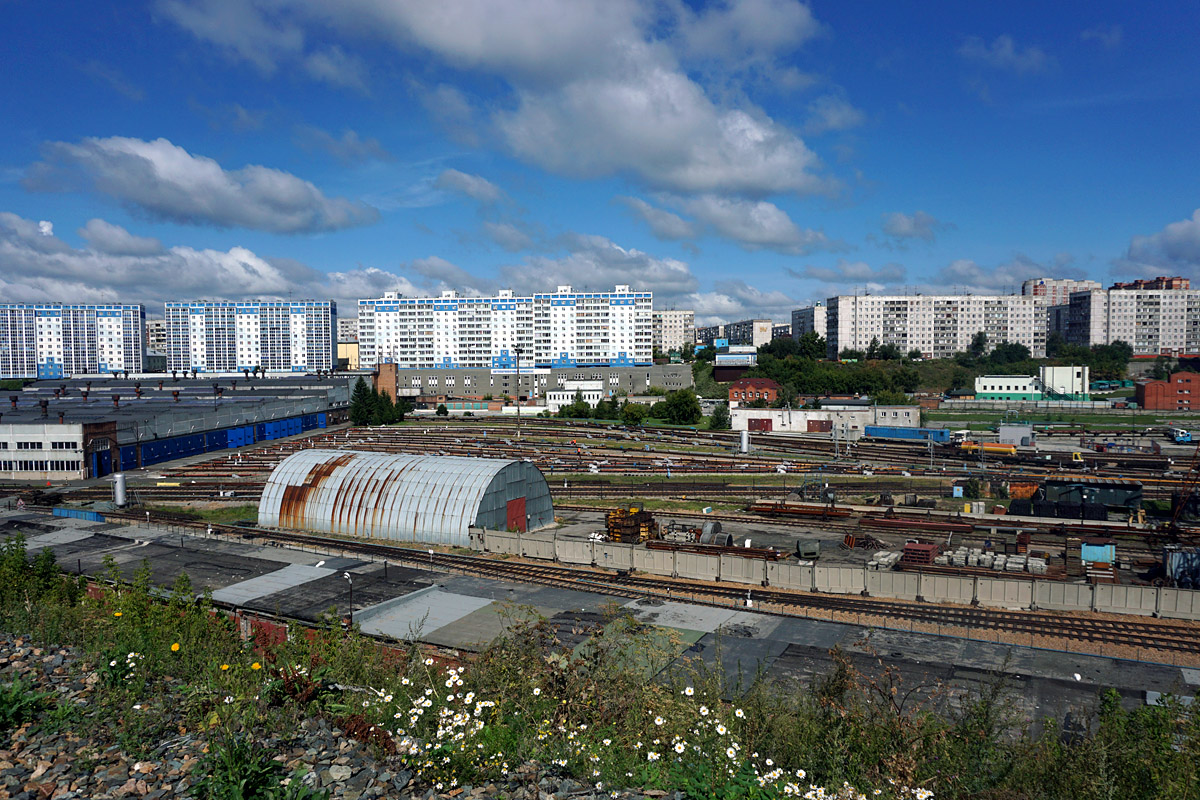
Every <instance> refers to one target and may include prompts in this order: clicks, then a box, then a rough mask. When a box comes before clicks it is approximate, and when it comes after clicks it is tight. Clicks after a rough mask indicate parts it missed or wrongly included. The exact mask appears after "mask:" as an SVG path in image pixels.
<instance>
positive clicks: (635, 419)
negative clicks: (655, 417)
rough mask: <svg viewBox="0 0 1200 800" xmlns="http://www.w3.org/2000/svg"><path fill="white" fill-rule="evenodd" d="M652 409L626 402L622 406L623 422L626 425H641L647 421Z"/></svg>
mask: <svg viewBox="0 0 1200 800" xmlns="http://www.w3.org/2000/svg"><path fill="white" fill-rule="evenodd" d="M649 412H650V409H648V408H646V406H644V405H642V404H641V403H630V402H628V401H627V402H626V403H625V404H624V405H622V406H621V421H622V422H624V423H625V424H626V425H641V424H642V423H643V422H645V421H646V416H647V415H648V414H649Z"/></svg>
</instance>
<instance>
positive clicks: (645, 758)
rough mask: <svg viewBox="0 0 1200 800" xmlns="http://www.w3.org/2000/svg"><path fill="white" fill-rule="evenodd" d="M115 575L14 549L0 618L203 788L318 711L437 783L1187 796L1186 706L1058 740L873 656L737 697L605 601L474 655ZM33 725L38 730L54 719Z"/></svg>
mask: <svg viewBox="0 0 1200 800" xmlns="http://www.w3.org/2000/svg"><path fill="white" fill-rule="evenodd" d="M109 571H110V575H109V577H110V578H112V584H111V585H106V586H104V587H102V588H100V589H99V590H98V591H94V592H93V593H91V595H89V594H87V593H84V592H83V591H82V587H80V585H79V584H78V583H77V582H74V581H72V580H70V579H67V578H66V577H64V576H61V575H59V574H58V573H57V568H56V567H55V565H54V563H53V558H52V557H51V556H48V555H45V554H42V555H39V556H38V557H37V558H36V559H34V561H33V563H29V562H28V560H27V558H26V554H25V552H24V543H23V542H22V541H21V540H20V539H19V538H16V539H12V540H9V541H8V542H7V543H6V544H5V546H4V548H3V550H0V600H3V603H2V604H0V622H2V624H3V625H4V629H5V630H7V631H9V632H19V633H29V634H31V635H32V636H33V637H34V638H35V639H36V640H38V641H41V642H45V643H53V644H59V645H73V646H76V647H78V648H81V649H82V650H83V652H84V653H85V654H87V658H88V659H90V662H91V667H90V669H92V670H93V671H95V672H97V673H98V674H100V675H101V677H102V678H103V680H101V681H99V683H98V685H97V689H96V691H98V692H100V693H101V695H102V696H101V698H99V699H98V700H97V701H96V702H94V703H93V704H92V708H93V709H95V711H94V713H95V714H96V715H97V716H95V717H94V718H92V719H91V722H90V723H89V724H91V725H92V726H93V730H97V729H99V728H103V729H104V730H105V731H106V732H107V733H110V734H112V735H115V736H117V737H118V739H119V740H120V741H121V742H122V744H123V745H124V746H125V747H127V748H128V749H137V748H139V747H142V746H144V747H145V748H146V749H147V751H149V750H150V749H151V745H156V744H157V742H158V741H160V737H161V736H163V732H162V731H159V730H157V729H155V727H154V724H153V722H152V720H153V719H154V718H155V709H156V707H157V706H159V705H161V704H163V703H166V702H171V703H173V704H175V706H174V708H173V709H172V710H174V711H178V712H179V713H182V714H184V715H185V716H186V717H187V719H188V720H189V724H191V725H195V726H198V727H199V728H200V729H203V730H207V731H210V732H211V737H212V738H213V748H214V749H213V752H214V753H215V755H214V756H213V758H212V759H210V760H209V763H207V764H206V767H205V768H206V769H208V770H209V771H210V774H212V775H216V774H218V773H220V772H221V771H222V770H224V772H226V773H228V772H231V771H232V772H234V773H236V774H242V773H241V772H238V769H241V767H239V766H238V765H239V764H241V765H242V766H244V767H245V769H247V770H250V772H253V773H254V775H252V776H251V777H253V778H254V779H255V780H258V779H260V778H261V777H262V776H261V775H258V774H257V772H255V770H256V769H258V767H261V766H262V765H261V764H258V762H254V763H253V764H251V763H250V762H251V761H253V759H250V760H247V759H245V758H242V757H241V755H239V753H241V750H239V749H238V747H239V745H238V743H239V742H242V741H244V740H243V739H241V738H239V737H240V736H241V735H242V734H243V733H245V734H248V733H250V732H253V731H266V730H269V731H271V732H272V733H273V734H274V735H279V734H280V733H281V732H284V731H289V730H297V729H298V726H299V724H300V722H301V721H302V720H303V719H305V718H306V717H308V716H310V715H313V714H320V715H324V716H326V717H328V718H330V719H332V720H334V721H335V722H336V724H338V725H339V726H341V727H342V729H343V730H344V731H346V732H348V733H349V734H352V735H354V736H356V737H357V738H360V739H362V740H364V741H366V742H369V743H370V745H371V746H372V747H373V748H375V749H376V751H377V752H378V753H379V754H380V755H381V756H385V755H389V754H391V755H394V756H395V757H398V758H400V759H402V760H403V761H404V763H405V764H406V765H407V766H408V767H409V768H410V769H412V770H413V771H414V772H416V773H417V774H418V775H419V776H420V777H421V778H422V779H423V780H424V781H425V782H427V784H428V785H429V786H431V787H433V788H435V789H438V790H439V791H448V790H450V789H453V788H456V787H458V786H462V785H464V784H466V783H472V784H475V785H479V784H481V783H483V782H485V781H492V780H496V781H499V780H503V779H505V778H510V777H513V776H514V775H515V774H516V772H517V771H518V769H519V768H520V767H521V765H523V764H525V763H527V762H529V761H536V762H538V763H540V764H542V765H544V766H545V768H548V769H551V770H553V771H556V772H558V773H559V774H562V775H564V776H573V777H574V778H576V779H578V780H582V781H586V782H588V783H590V784H593V785H595V786H599V787H601V788H602V789H604V790H608V789H615V788H619V787H626V786H636V787H645V788H651V789H663V790H682V791H684V792H685V793H686V794H687V795H688V796H690V797H697V798H734V797H738V798H741V797H750V798H754V797H762V798H776V797H788V796H812V797H816V796H825V797H856V796H860V793H861V794H865V795H866V796H880V797H929V796H937V797H939V798H943V797H949V798H978V797H983V798H994V799H995V800H1000V799H1001V798H1051V799H1057V798H1062V800H1068V798H1069V799H1070V800H1090V799H1091V798H1096V799H1097V800H1099V798H1111V797H1118V796H1126V797H1139V798H1172V799H1174V798H1178V799H1179V800H1183V798H1195V797H1197V796H1200V776H1198V769H1200V767H1198V765H1200V720H1198V716H1197V714H1196V713H1195V712H1194V711H1193V710H1192V709H1191V708H1190V707H1188V706H1186V705H1184V704H1183V703H1181V702H1177V701H1170V700H1168V701H1167V702H1166V703H1165V704H1164V705H1162V706H1157V707H1139V708H1136V709H1134V710H1127V709H1125V708H1123V706H1122V704H1121V702H1120V698H1119V697H1118V696H1117V695H1116V694H1115V693H1112V692H1106V693H1103V694H1101V695H1100V696H1099V697H1097V698H1096V699H1095V702H1094V703H1093V704H1092V706H1091V707H1090V708H1084V709H1077V710H1076V711H1075V712H1074V713H1073V715H1072V718H1071V723H1072V724H1071V726H1070V729H1069V730H1068V728H1067V726H1066V722H1065V721H1059V720H1054V719H1048V720H1044V721H1043V723H1042V725H1041V726H1040V730H1041V733H1039V734H1037V735H1033V734H1031V733H1030V732H1029V729H1030V722H1031V721H1030V720H1026V719H1021V718H1019V717H1017V716H1016V715H1015V713H1014V711H1013V709H1014V708H1015V705H1014V704H1013V703H1012V699H1013V697H1014V695H1015V692H1017V691H1019V689H1018V688H1017V687H1012V686H1009V685H1007V684H1006V683H1005V682H1004V680H1003V679H1001V678H999V677H998V678H996V679H995V680H994V681H993V682H991V683H990V684H989V685H988V686H987V687H986V688H985V689H984V690H982V691H979V692H976V693H975V694H973V695H970V696H966V697H963V696H961V693H960V694H953V695H952V694H951V693H949V692H948V691H945V690H937V689H935V690H933V691H926V689H927V688H928V687H915V686H910V685H906V684H905V682H904V680H903V679H902V678H901V676H900V674H899V672H898V671H896V670H894V669H890V668H888V667H887V666H886V664H881V665H880V667H881V668H880V669H879V670H878V671H877V674H876V673H873V674H872V675H865V674H863V673H861V672H860V671H858V670H856V669H855V667H854V665H853V663H852V661H851V659H850V658H848V657H847V656H846V655H845V654H842V653H840V652H837V651H834V652H833V653H832V654H831V655H832V664H833V668H832V669H830V670H829V671H828V672H827V673H826V674H823V675H821V676H819V677H818V678H817V679H816V680H814V681H813V682H812V683H811V685H809V686H806V687H805V686H796V685H782V684H779V683H776V682H772V681H771V680H769V679H768V678H767V677H766V676H759V677H758V678H756V679H755V680H752V681H750V682H748V685H735V684H730V683H729V682H728V680H727V678H726V676H725V672H724V671H723V670H721V669H719V668H716V667H712V666H710V665H708V664H706V663H705V662H702V661H694V662H687V661H683V662H681V661H680V660H679V659H678V658H677V656H678V654H679V653H681V652H683V650H684V649H685V645H684V644H683V643H681V642H679V641H678V640H677V639H676V638H675V637H673V636H672V635H671V634H670V633H669V632H668V631H665V630H663V629H660V628H655V627H653V626H646V625H643V624H641V623H639V622H637V621H636V620H635V619H633V618H632V617H630V616H629V615H628V614H626V613H624V612H623V611H622V610H621V609H618V608H617V607H615V606H614V607H613V608H611V609H610V610H609V612H608V613H607V615H606V617H605V619H604V620H603V621H602V622H601V623H599V624H595V625H590V626H589V625H585V624H583V623H579V624H577V625H576V626H575V630H572V631H571V632H570V633H571V636H570V637H569V640H570V641H571V642H579V641H582V642H583V643H582V644H577V645H574V646H571V645H569V644H568V643H567V642H564V641H563V640H562V639H560V637H559V630H560V629H558V628H556V627H555V626H554V625H552V624H551V623H550V622H548V621H547V620H545V619H543V618H541V617H539V616H538V615H537V614H536V613H534V612H533V611H532V610H530V609H523V608H510V609H508V610H507V614H508V619H507V620H506V625H505V629H506V632H505V634H504V635H503V636H501V637H500V638H498V639H497V640H496V641H495V642H493V643H492V644H491V645H490V646H489V647H488V648H487V649H486V650H485V651H484V652H483V653H481V654H480V655H479V656H478V657H476V658H473V659H471V660H469V661H465V662H460V661H447V660H444V659H442V658H440V657H439V656H437V655H436V654H431V653H429V652H427V651H425V650H423V649H422V648H421V647H420V646H418V645H417V644H416V643H414V642H409V643H406V644H404V645H402V646H399V647H390V648H384V647H380V646H378V645H377V644H376V643H375V642H373V641H372V640H370V639H368V638H367V637H364V636H362V635H360V634H359V633H358V632H356V631H346V630H343V629H342V627H341V626H340V625H339V624H337V622H336V621H334V620H333V619H332V618H328V619H326V620H324V621H323V622H322V624H320V625H318V626H317V627H316V629H315V630H302V629H300V628H293V629H292V630H291V631H289V636H288V638H287V640H286V641H284V642H280V643H276V644H268V643H254V642H245V641H243V640H242V639H241V637H240V636H239V633H238V631H237V630H236V629H235V627H234V626H233V625H232V624H231V623H230V622H229V621H228V619H227V618H226V617H225V616H224V615H222V614H220V613H214V611H213V609H212V608H211V605H210V604H209V603H208V602H207V601H206V600H205V599H204V598H202V599H201V600H200V601H198V602H197V601H196V600H195V598H194V596H193V592H192V589H191V587H190V585H189V584H188V582H187V580H186V578H185V577H181V578H180V579H179V580H178V581H177V582H176V584H175V586H174V587H173V589H172V591H171V592H170V593H169V595H168V596H167V597H166V598H165V599H164V598H163V597H162V596H161V592H159V591H157V590H156V589H155V587H153V586H152V585H151V582H150V572H149V569H148V568H147V567H143V568H142V569H140V570H139V571H138V572H137V573H136V574H135V575H134V577H133V579H132V580H131V581H128V582H125V581H121V580H120V575H119V574H118V571H117V569H116V565H115V564H111V563H110V565H109ZM93 595H94V596H93ZM168 685H169V686H170V687H171V694H170V695H169V697H170V700H167V699H166V697H167V695H166V694H165V692H164V687H166V686H168ZM180 687H182V689H181V688H180ZM180 698H182V701H181V699H180ZM181 702H182V705H180V703H181ZM132 709H141V711H142V712H143V713H141V714H138V713H133V711H132ZM22 713H24V712H22ZM38 713H40V714H41V717H40V718H39V719H40V721H39V723H37V724H45V725H47V726H50V725H52V724H53V720H52V719H51V717H50V715H48V714H47V713H46V712H45V711H44V710H42V711H39V712H38ZM77 722H78V721H77ZM80 724H83V723H82V722H80ZM226 745H227V746H226ZM242 749H244V747H243V748H242ZM243 755H244V754H243ZM221 759H224V760H223V761H222V760H221ZM247 764H249V766H246V765H247ZM256 764H257V767H256V766H255V765H256ZM251 767H254V769H251ZM256 776H257V777H256ZM276 777H278V776H276ZM215 780H217V778H212V779H211V780H210V781H209V783H207V784H205V785H206V786H208V785H212V786H215V785H216V784H213V783H212V781H215ZM223 785H224V784H223ZM279 785H280V786H282V783H281V784H279ZM289 785H291V784H289ZM296 786H297V788H296V789H294V790H292V791H299V784H298V783H297V784H296ZM818 789H819V790H820V791H822V792H824V795H819V793H818ZM876 792H878V794H877V795H875V794H873V793H876ZM218 795H219V792H214V793H213V796H218Z"/></svg>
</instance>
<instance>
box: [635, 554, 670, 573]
mask: <svg viewBox="0 0 1200 800" xmlns="http://www.w3.org/2000/svg"><path fill="white" fill-rule="evenodd" d="M633 568H634V569H636V570H640V571H642V572H649V573H650V574H652V575H668V576H669V575H673V574H674V572H675V552H674V551H673V550H644V549H642V548H640V547H639V548H638V549H636V550H634V551H633Z"/></svg>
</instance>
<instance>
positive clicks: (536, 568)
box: [116, 515, 1200, 655]
mask: <svg viewBox="0 0 1200 800" xmlns="http://www.w3.org/2000/svg"><path fill="white" fill-rule="evenodd" d="M116 516H119V515H116ZM126 518H128V519H130V520H131V521H140V519H141V517H139V516H138V515H128V516H127V517H126ZM172 522H173V523H176V522H177V523H178V524H183V525H189V524H191V525H194V526H195V527H198V528H199V527H204V525H205V523H190V522H188V521H176V520H172ZM212 527H213V530H214V532H217V533H220V534H221V535H226V536H238V537H242V538H252V539H261V540H264V541H271V542H275V543H279V544H290V545H307V546H310V547H311V546H323V547H327V548H333V549H336V550H340V551H343V552H346V553H355V554H360V555H365V556H368V557H372V558H375V557H378V558H383V559H387V560H390V561H395V562H398V563H409V564H413V565H414V566H416V567H417V568H421V567H423V566H425V565H427V564H429V565H431V566H434V567H437V568H441V569H444V570H448V571H452V572H459V573H463V574H470V575H478V576H480V577H486V578H492V579H500V580H511V581H516V582H524V583H539V584H545V585H553V586H558V587H562V586H572V587H577V588H580V589H585V590H586V589H594V590H600V591H604V592H608V593H613V594H618V595H621V596H624V597H641V598H646V597H649V598H658V599H663V598H668V597H674V598H686V599H689V600H691V601H693V602H701V603H706V604H711V605H718V606H725V607H728V606H730V605H738V604H739V603H740V601H741V600H743V599H744V598H745V597H746V596H747V592H749V593H750V595H751V596H752V598H753V599H754V600H755V601H756V602H757V603H758V606H759V608H760V609H762V607H763V604H768V605H769V606H770V607H771V608H770V611H769V612H767V613H773V614H779V615H785V616H797V615H801V614H802V613H803V614H807V613H808V612H811V611H824V612H832V613H841V614H847V615H855V616H858V617H860V618H864V619H867V620H869V619H872V618H874V619H879V618H882V619H895V620H906V621H909V622H911V623H914V624H921V625H931V626H937V627H938V628H939V629H946V628H950V629H963V630H967V631H971V630H990V631H996V632H998V633H1003V634H1008V635H1013V636H1017V637H1024V636H1029V637H1030V639H1031V641H1032V640H1033V638H1034V637H1038V638H1039V639H1059V640H1062V639H1067V640H1073V641H1080V642H1085V643H1088V644H1097V645H1111V646H1121V647H1128V648H1136V649H1141V650H1148V651H1158V652H1171V653H1179V654H1188V655H1197V654H1200V628H1197V627H1196V626H1194V625H1188V624H1186V623H1180V624H1173V623H1168V622H1162V621H1155V620H1148V619H1146V618H1141V617H1139V618H1136V619H1131V620H1129V621H1125V620H1119V621H1118V620H1110V619H1105V618H1099V617H1089V616H1083V615H1065V614H1052V613H1046V612H1017V611H1000V610H992V609H982V608H969V607H961V606H943V605H932V604H923V603H906V602H900V601H891V600H886V601H885V600H873V599H870V598H864V597H854V596H845V595H826V594H813V593H808V592H792V591H781V590H776V589H763V588H752V587H748V586H746V585H732V586H731V585H722V584H712V583H704V582H698V581H686V580H675V579H665V578H657V577H646V576H638V575H628V574H621V573H611V572H606V571H603V570H599V569H587V568H582V567H567V566H561V565H556V564H549V563H531V562H527V561H511V560H504V561H501V560H495V559H489V558H485V557H481V556H464V555H455V554H449V553H438V552H436V551H435V552H434V553H433V554H432V555H430V553H429V551H428V550H427V549H420V550H414V549H411V548H404V547H397V546H390V545H380V544H374V543H369V542H358V541H353V540H343V539H333V538H328V537H318V536H313V535H308V534H300V533H291V532H285V531H273V530H261V529H246V528H238V527H235V526H229V525H213V526H212Z"/></svg>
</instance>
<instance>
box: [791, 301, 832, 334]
mask: <svg viewBox="0 0 1200 800" xmlns="http://www.w3.org/2000/svg"><path fill="white" fill-rule="evenodd" d="M806 333H815V334H817V336H820V337H821V338H822V339H824V338H825V304H824V303H814V304H813V305H811V306H807V307H805V308H797V309H796V310H794V311H793V312H792V338H793V339H795V340H796V341H799V340H800V337H801V336H803V335H804V334H806Z"/></svg>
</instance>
